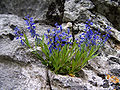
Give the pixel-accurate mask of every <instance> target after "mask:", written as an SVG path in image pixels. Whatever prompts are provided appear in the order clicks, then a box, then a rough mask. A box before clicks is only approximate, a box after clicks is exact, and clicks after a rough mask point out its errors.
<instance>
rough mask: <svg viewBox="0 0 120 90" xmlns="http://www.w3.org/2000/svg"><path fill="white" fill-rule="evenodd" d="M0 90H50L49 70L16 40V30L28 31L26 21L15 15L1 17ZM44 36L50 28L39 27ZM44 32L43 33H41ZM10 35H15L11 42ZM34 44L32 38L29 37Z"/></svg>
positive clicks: (2, 15)
mask: <svg viewBox="0 0 120 90" xmlns="http://www.w3.org/2000/svg"><path fill="white" fill-rule="evenodd" d="M0 20H1V22H0V26H1V27H0V89H1V90H2V89H5V90H7V89H13V90H14V89H22V90H23V89H24V90H35V89H41V90H49V89H50V86H49V84H48V76H47V69H46V67H45V66H44V65H42V64H41V62H40V60H38V59H37V58H33V56H34V55H32V53H31V52H30V50H29V49H27V48H25V47H24V46H22V45H21V44H20V42H19V40H16V39H15V35H14V28H11V26H14V27H15V26H18V28H19V29H20V30H22V29H24V30H25V29H26V27H25V25H24V20H23V19H21V18H19V17H18V16H15V15H5V14H1V15H0ZM38 28H39V29H40V31H37V32H38V33H39V34H40V36H42V35H43V34H44V33H45V32H46V31H45V30H46V29H48V27H45V26H40V27H37V29H38ZM40 32H42V33H40ZM9 34H11V35H13V36H14V37H13V39H12V40H11V39H10V37H9ZM28 39H29V40H30V42H31V43H32V42H33V41H32V39H31V37H28Z"/></svg>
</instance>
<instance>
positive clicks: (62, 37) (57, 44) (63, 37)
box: [44, 23, 72, 53]
mask: <svg viewBox="0 0 120 90" xmlns="http://www.w3.org/2000/svg"><path fill="white" fill-rule="evenodd" d="M55 26H56V28H57V29H53V30H50V29H48V30H47V32H48V34H44V35H45V36H46V39H49V41H48V43H47V45H49V50H50V53H52V50H53V49H56V50H59V51H61V47H63V46H64V45H65V44H72V43H71V42H70V41H69V39H70V38H71V37H72V35H70V29H69V28H68V30H67V33H66V32H62V31H63V29H62V26H61V25H58V24H57V23H56V24H55Z"/></svg>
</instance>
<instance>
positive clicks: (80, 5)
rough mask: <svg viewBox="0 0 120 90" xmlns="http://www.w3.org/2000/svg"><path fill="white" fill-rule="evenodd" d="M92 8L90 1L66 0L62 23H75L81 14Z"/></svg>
mask: <svg viewBox="0 0 120 90" xmlns="http://www.w3.org/2000/svg"><path fill="white" fill-rule="evenodd" d="M93 7H94V5H93V3H92V2H91V1H90V0H80V1H77V0H68V1H66V2H65V11H64V17H63V21H75V20H77V19H78V17H79V16H80V14H81V13H83V12H84V11H86V10H87V9H92V8H93Z"/></svg>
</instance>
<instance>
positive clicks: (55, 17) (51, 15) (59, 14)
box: [46, 0, 65, 26]
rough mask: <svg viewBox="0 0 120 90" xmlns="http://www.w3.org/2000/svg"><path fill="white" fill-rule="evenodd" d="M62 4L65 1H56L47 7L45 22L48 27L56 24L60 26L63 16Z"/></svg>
mask: <svg viewBox="0 0 120 90" xmlns="http://www.w3.org/2000/svg"><path fill="white" fill-rule="evenodd" d="M64 3H65V0H56V1H55V2H52V3H51V4H50V5H49V7H48V11H47V14H46V20H47V22H48V23H49V24H50V25H52V26H54V24H55V23H56V22H57V23H58V24H62V19H63V15H64Z"/></svg>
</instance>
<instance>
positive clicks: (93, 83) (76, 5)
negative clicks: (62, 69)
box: [0, 0, 120, 90]
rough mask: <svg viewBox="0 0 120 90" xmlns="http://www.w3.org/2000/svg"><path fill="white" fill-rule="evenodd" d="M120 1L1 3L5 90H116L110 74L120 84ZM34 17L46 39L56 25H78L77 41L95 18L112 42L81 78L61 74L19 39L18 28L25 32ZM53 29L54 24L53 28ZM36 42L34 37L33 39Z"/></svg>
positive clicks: (0, 82) (0, 81)
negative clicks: (27, 24) (16, 33)
mask: <svg viewBox="0 0 120 90" xmlns="http://www.w3.org/2000/svg"><path fill="white" fill-rule="evenodd" d="M119 8H120V1H119V0H29V1H28V0H1V1H0V13H1V14H0V89H1V90H9V89H12V90H21V89H22V90H113V88H115V89H119V85H116V84H113V85H110V81H109V80H107V79H105V75H106V74H110V75H114V76H116V77H118V78H119V79H120V74H119V73H120V32H119V27H120V22H118V21H120V20H119V19H120V17H119V16H120V10H119ZM27 14H29V15H30V16H33V17H34V19H35V23H36V26H37V27H36V30H37V31H36V32H37V33H38V34H39V35H40V37H42V35H43V34H44V33H46V31H47V29H53V28H54V27H52V26H53V25H54V24H55V22H58V23H60V24H62V23H66V22H72V24H73V32H72V33H74V37H78V35H79V34H80V32H81V31H82V30H83V29H84V28H85V27H84V26H85V22H86V20H87V19H92V21H93V23H94V24H93V25H92V26H91V28H92V30H97V29H98V28H99V29H100V32H104V31H105V29H106V27H107V26H110V27H111V32H112V33H111V38H110V39H109V41H108V42H107V43H106V44H105V47H104V48H103V49H101V50H100V53H101V54H100V55H99V56H97V57H96V58H94V59H92V60H90V61H89V64H88V65H87V66H86V67H85V68H84V69H82V70H81V71H80V73H79V77H70V76H68V75H56V74H54V73H52V72H51V71H50V70H48V69H47V68H46V66H44V65H42V64H41V61H40V60H38V59H37V58H35V57H34V55H33V54H31V53H30V50H29V49H27V48H26V47H24V46H22V45H21V44H20V43H19V40H16V39H15V38H16V37H15V35H14V28H15V26H18V28H20V30H25V29H26V25H25V22H24V18H23V17H24V16H25V15H27ZM48 24H49V25H48ZM28 38H29V39H30V41H31V43H32V38H31V37H30V36H29V37H28Z"/></svg>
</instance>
